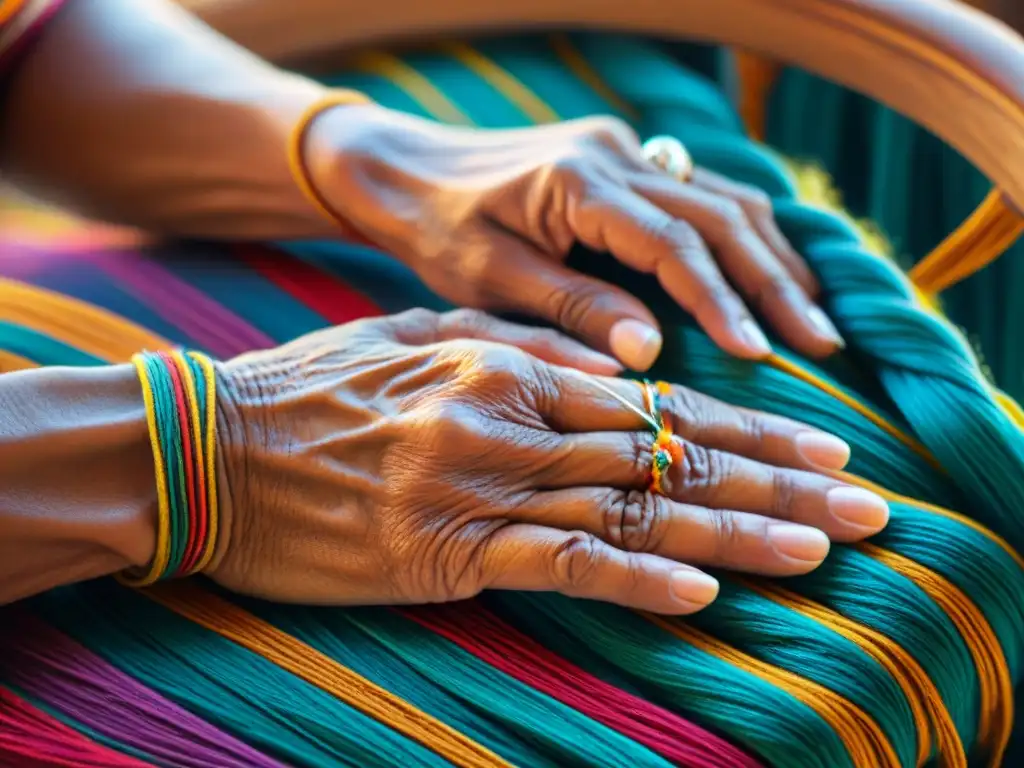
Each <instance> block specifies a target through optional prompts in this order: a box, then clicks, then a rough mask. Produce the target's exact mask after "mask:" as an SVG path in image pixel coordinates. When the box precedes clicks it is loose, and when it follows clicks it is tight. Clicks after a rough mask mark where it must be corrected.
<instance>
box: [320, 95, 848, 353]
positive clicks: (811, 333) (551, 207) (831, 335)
mask: <svg viewBox="0 0 1024 768" xmlns="http://www.w3.org/2000/svg"><path fill="white" fill-rule="evenodd" d="M307 161H308V164H309V167H310V168H311V173H312V176H313V181H314V183H315V184H316V185H317V186H318V188H319V190H320V192H321V193H322V194H323V195H324V197H325V199H326V201H327V202H328V203H329V204H330V205H331V206H332V207H333V209H334V210H335V211H337V212H338V214H339V215H340V216H341V217H342V218H343V219H344V220H345V221H346V222H347V223H348V224H350V225H351V226H352V227H353V228H354V229H356V230H357V231H358V232H359V233H360V234H362V235H363V236H364V237H366V238H367V239H368V240H370V241H372V242H373V243H375V244H376V245H379V246H380V247H382V248H384V249H386V250H388V251H389V252H391V253H392V254H394V255H395V256H396V257H397V258H399V259H400V260H402V261H403V262H405V263H406V264H408V265H409V266H410V267H412V268H413V269H414V270H415V271H416V272H417V273H418V274H419V276H420V277H421V279H423V280H424V281H425V282H426V283H427V284H428V285H429V286H430V287H431V288H432V289H433V290H434V291H436V292H437V293H439V294H440V295H441V296H443V297H445V298H446V299H448V300H450V301H453V302H455V303H456V304H459V305H462V306H467V307H476V308H482V309H488V310H491V311H512V312H519V313H524V314H528V315H532V316H535V317H539V318H543V319H545V320H548V321H549V322H551V323H553V324H554V325H555V326H557V327H560V328H562V329H564V330H566V331H568V332H569V333H571V334H574V335H575V336H577V337H578V338H580V339H582V340H584V341H585V342H587V343H588V344H589V345H591V346H592V347H593V348H594V349H595V350H598V351H601V352H606V353H611V354H613V355H614V356H615V357H616V358H617V359H618V360H619V361H621V362H622V363H624V364H626V365H627V366H629V367H631V368H633V369H635V370H646V369H647V368H648V367H650V365H651V364H653V362H654V360H655V359H656V357H657V354H658V352H659V351H660V346H661V335H660V331H659V330H658V325H657V321H656V320H655V318H654V316H653V315H652V314H651V312H650V310H649V309H647V308H646V307H645V306H644V305H643V303H642V302H641V301H640V300H638V299H637V298H636V297H634V296H632V295H630V294H629V293H627V292H626V291H624V290H622V289H621V288H618V287H616V286H614V285H609V284H607V283H604V282H602V281H599V280H596V279H594V278H591V277H588V276H586V275H583V274H581V273H578V272H575V271H573V270H570V269H569V268H568V267H566V266H565V264H564V261H565V258H566V256H567V255H568V252H569V250H570V248H571V247H572V245H573V244H574V243H575V242H580V243H582V244H584V245H586V246H588V247H590V248H592V249H594V250H598V251H608V252H610V253H611V254H613V255H614V256H615V257H616V258H618V260H619V261H621V262H622V263H624V264H626V265H628V266H630V267H632V268H634V269H636V270H638V271H640V272H644V273H648V274H653V275H656V276H657V277H658V279H659V281H660V283H661V285H662V286H663V287H664V289H665V290H666V291H667V292H668V294H669V295H671V296H672V297H673V298H674V299H675V300H676V301H678V302H679V304H680V305H681V306H682V307H683V308H684V309H686V310H688V311H689V312H691V313H692V314H693V315H694V316H695V318H696V319H697V321H698V322H699V323H700V325H701V326H702V327H703V328H704V329H705V330H706V331H707V333H708V334H709V335H710V336H711V337H712V338H713V339H714V340H715V342H716V343H718V344H719V345H720V346H721V347H722V348H723V349H725V350H726V351H728V352H730V353H732V354H734V355H737V356H740V357H748V358H758V357H764V356H765V355H767V354H768V353H769V352H770V348H769V346H768V342H767V340H766V339H765V337H764V334H763V333H762V331H761V329H760V327H759V326H758V324H757V322H756V321H755V320H754V317H753V315H752V313H751V312H750V310H749V309H748V308H747V304H746V302H749V303H750V304H751V305H752V307H753V308H754V309H756V310H757V311H758V312H759V313H760V315H761V316H763V317H764V318H766V319H767V321H768V322H769V323H771V325H772V326H773V328H774V329H775V330H776V331H777V332H778V333H779V334H780V336H781V337H782V338H783V339H784V340H785V341H786V342H788V343H789V344H790V345H791V346H792V347H793V348H794V349H796V350H798V351H800V352H803V353H805V354H807V355H810V356H814V357H822V356H825V355H828V354H830V353H832V352H834V351H835V350H836V349H837V348H839V347H840V346H842V340H841V339H840V337H839V334H838V333H837V332H836V330H835V328H834V327H833V326H832V324H831V322H829V320H828V318H827V317H826V316H825V314H824V312H822V310H821V309H820V308H819V307H818V306H817V305H816V304H815V303H814V300H813V297H814V296H815V295H816V293H817V290H818V288H817V284H816V283H815V280H814V278H813V276H812V275H811V272H810V270H809V269H808V268H807V266H806V264H805V263H804V262H803V260H802V259H801V257H800V256H798V255H797V254H796V252H795V251H794V250H793V248H792V247H791V246H790V244H789V243H788V242H787V241H786V239H785V237H784V236H783V235H782V233H781V232H780V231H779V229H778V227H777V226H776V224H775V222H774V220H773V216H772V210H771V203H770V201H769V199H768V197H767V196H766V195H765V194H764V193H763V192H761V191H760V190H757V189H754V188H751V187H748V186H745V185H743V184H739V183H735V182H732V181H729V180H727V179H724V178H722V177H720V176H717V175H715V174H713V173H710V172H708V171H705V170H702V169H696V170H695V172H694V174H693V176H692V178H691V180H690V181H689V182H686V183H684V182H682V181H679V180H677V179H675V178H673V177H672V176H670V175H669V174H668V173H666V172H665V171H663V170H662V169H660V168H658V167H657V166H655V165H654V164H653V163H652V162H650V161H648V160H647V159H645V157H644V155H643V152H642V149H641V145H640V142H639V140H638V139H637V137H636V135H635V134H634V133H633V131H632V129H630V128H629V126H627V125H626V124H625V123H623V122H622V121H619V120H617V119H613V118H589V119H584V120H574V121H570V122H565V123H560V124H555V125H548V126H540V127H535V128H528V129H520V130H503V131H485V130H474V129H467V128H455V127H449V126H445V125H441V124H438V123H435V122H432V121H428V120H423V119H420V118H416V117H411V116H408V115H404V114H401V113H398V112H394V111H391V110H387V109H383V108H381V107H378V106H375V105H363V106H348V107H341V108H335V109H331V110H328V111H326V112H325V113H323V114H322V115H321V116H320V117H319V118H317V120H316V122H315V123H314V125H313V126H312V131H311V133H310V136H309V142H308V144H307ZM733 286H735V288H734V287H733ZM741 297H743V298H741ZM744 298H745V299H746V302H745V301H744Z"/></svg>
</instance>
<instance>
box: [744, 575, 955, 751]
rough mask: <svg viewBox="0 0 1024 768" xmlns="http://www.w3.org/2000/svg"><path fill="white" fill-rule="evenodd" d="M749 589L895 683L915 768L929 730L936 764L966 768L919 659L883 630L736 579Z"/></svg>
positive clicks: (952, 728) (768, 586)
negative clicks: (913, 740)
mask: <svg viewBox="0 0 1024 768" xmlns="http://www.w3.org/2000/svg"><path fill="white" fill-rule="evenodd" d="M739 581H740V582H741V583H743V584H744V585H745V586H746V587H748V588H749V589H751V590H753V591H755V592H757V593H758V594H760V595H762V596H763V597H766V598H768V599H769V600H774V601H775V602H777V603H779V604H780V605H785V606H787V607H788V608H791V609H793V610H795V611H797V612H798V613H801V614H803V615H804V616H807V617H809V618H811V619H814V620H815V621H817V622H820V623H821V624H824V625H825V626H827V627H829V628H831V629H832V630H833V631H835V632H837V633H838V634H840V635H842V636H843V637H845V638H847V639H848V640H850V641H852V642H854V643H856V644H857V645H858V646H859V647H860V648H861V649H863V650H864V651H865V652H866V653H867V654H868V655H869V656H871V657H872V658H873V659H875V661H877V662H878V663H879V664H880V665H881V666H882V667H883V668H884V669H885V670H886V671H887V672H888V673H889V674H890V675H891V676H892V678H893V679H894V680H895V681H896V683H897V684H898V685H899V686H900V689H901V690H902V691H903V693H904V695H905V696H906V698H907V702H908V703H909V705H910V708H911V712H912V713H913V718H914V724H915V726H916V728H917V736H918V745H917V764H918V765H924V763H925V761H926V760H927V758H928V755H929V753H930V751H931V733H930V728H932V727H933V728H934V729H935V734H936V741H937V746H938V755H939V757H941V758H942V762H941V763H940V764H941V765H942V766H944V767H945V768H965V766H966V765H967V756H966V754H965V751H964V745H963V743H962V742H961V740H960V734H959V733H958V732H957V730H956V726H955V725H954V723H953V719H952V718H951V717H950V715H949V712H948V710H947V709H946V705H945V702H944V701H943V700H942V696H941V695H940V694H939V691H938V689H937V688H936V687H935V684H934V683H933V682H932V681H931V678H929V677H928V674H927V673H926V672H925V671H924V669H923V668H922V667H921V665H920V664H918V662H917V660H916V659H914V657H913V656H911V655H910V654H909V653H907V651H906V650H904V649H903V647H902V646H900V645H899V644H897V643H896V642H894V641H893V640H892V639H891V638H889V637H886V636H885V635H883V634H882V633H881V632H878V631H877V630H874V629H871V628H870V627H867V626H863V625H861V624H858V623H857V622H855V621H853V620H852V619H850V618H848V617H846V616H844V615H843V614H841V613H838V612H837V611H834V610H832V609H831V608H828V607H826V606H824V605H821V604H820V603H817V602H815V601H813V600H811V599H809V598H806V597H803V596H802V595H798V594H796V593H794V592H790V591H789V590H787V589H783V588H782V587H779V586H776V585H775V584H769V583H767V582H753V581H748V580H746V579H740V580H739Z"/></svg>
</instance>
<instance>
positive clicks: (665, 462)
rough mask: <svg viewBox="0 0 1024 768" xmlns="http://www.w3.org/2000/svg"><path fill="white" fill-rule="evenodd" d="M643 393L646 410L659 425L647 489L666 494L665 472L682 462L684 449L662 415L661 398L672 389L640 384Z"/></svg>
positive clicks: (652, 447) (646, 382) (644, 383)
mask: <svg viewBox="0 0 1024 768" xmlns="http://www.w3.org/2000/svg"><path fill="white" fill-rule="evenodd" d="M640 388H641V390H642V391H643V397H644V408H645V409H647V412H648V413H649V414H650V415H651V419H652V420H653V421H654V422H655V423H656V424H657V429H652V432H653V433H654V445H653V446H651V472H650V475H649V476H648V478H647V489H648V490H649V491H651V492H652V493H657V494H664V487H663V480H664V477H665V472H667V471H668V468H669V467H671V466H672V464H673V463H675V462H677V461H681V460H682V458H683V449H682V446H681V445H680V444H679V441H678V440H676V438H675V435H674V434H673V433H672V430H671V428H669V427H667V426H666V425H665V419H664V417H663V416H662V413H661V398H662V396H663V395H667V394H669V392H671V391H672V388H671V387H670V386H669V385H668V384H666V383H665V382H663V381H659V382H658V383H657V384H652V383H651V382H649V381H643V382H640Z"/></svg>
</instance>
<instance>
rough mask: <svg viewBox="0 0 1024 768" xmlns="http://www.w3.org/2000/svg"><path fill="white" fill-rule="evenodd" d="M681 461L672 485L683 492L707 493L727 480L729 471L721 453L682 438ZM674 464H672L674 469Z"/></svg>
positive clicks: (716, 488)
mask: <svg viewBox="0 0 1024 768" xmlns="http://www.w3.org/2000/svg"><path fill="white" fill-rule="evenodd" d="M681 442H682V461H680V462H678V467H679V468H678V470H676V472H675V477H673V487H679V488H680V489H681V490H682V492H683V493H684V494H687V493H688V494H700V495H702V496H703V495H707V494H708V493H709V492H712V491H716V490H718V489H719V488H720V487H721V486H722V485H723V484H724V483H725V482H726V481H727V480H728V476H729V472H728V469H727V467H726V466H725V459H724V458H723V455H722V454H721V453H719V452H717V451H710V450H708V449H707V448H705V447H704V446H702V445H698V444H697V443H694V442H691V441H690V440H682V441H681ZM675 467H676V465H675V464H674V465H673V469H675Z"/></svg>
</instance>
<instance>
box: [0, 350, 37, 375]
mask: <svg viewBox="0 0 1024 768" xmlns="http://www.w3.org/2000/svg"><path fill="white" fill-rule="evenodd" d="M38 367H39V363H37V362H35V361H33V360H29V359H28V358H27V357H22V356H21V355H16V354H14V353H13V352H8V351H7V350H6V349H0V373H13V372H14V371H25V370H28V369H31V368H38Z"/></svg>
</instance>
